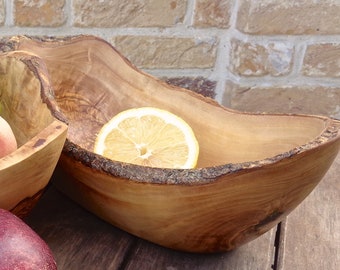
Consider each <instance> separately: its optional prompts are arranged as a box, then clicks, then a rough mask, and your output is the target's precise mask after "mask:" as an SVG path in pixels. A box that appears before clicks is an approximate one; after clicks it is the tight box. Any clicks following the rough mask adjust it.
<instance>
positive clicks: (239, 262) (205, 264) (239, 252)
mask: <svg viewBox="0 0 340 270" xmlns="http://www.w3.org/2000/svg"><path fill="white" fill-rule="evenodd" d="M275 232H276V228H274V229H272V230H271V231H269V232H268V233H266V234H264V235H262V236H261V237H259V238H257V239H256V240H254V241H252V242H250V243H248V244H246V245H244V246H242V247H240V248H238V249H236V250H234V251H231V252H226V253H215V254H193V253H184V252H179V251H175V250H170V249H166V248H163V247H159V246H157V245H154V244H152V243H148V242H145V241H142V240H140V241H138V243H137V245H136V247H135V248H134V249H133V250H130V255H129V259H128V260H127V261H126V262H125V267H124V269H129V270H134V269H150V270H153V269H155V270H156V269H167V270H175V269H176V270H182V269H183V270H185V269H188V270H192V269H195V270H209V269H211V270H218V269H223V270H246V269H252V270H253V269H261V270H269V269H272V264H273V262H274V239H275Z"/></svg>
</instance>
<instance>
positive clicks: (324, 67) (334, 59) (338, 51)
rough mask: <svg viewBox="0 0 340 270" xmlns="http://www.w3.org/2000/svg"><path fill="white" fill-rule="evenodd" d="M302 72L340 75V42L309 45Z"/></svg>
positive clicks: (315, 74)
mask: <svg viewBox="0 0 340 270" xmlns="http://www.w3.org/2000/svg"><path fill="white" fill-rule="evenodd" d="M302 73H303V74H304V75H305V76H315V77H337V78H338V77H340V44H339V43H338V44H334V43H325V44H314V45H310V46H308V47H307V50H306V53H305V57H304V60H303V66H302ZM339 103H340V101H339Z"/></svg>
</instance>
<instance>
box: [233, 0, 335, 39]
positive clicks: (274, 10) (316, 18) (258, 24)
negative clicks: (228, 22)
mask: <svg viewBox="0 0 340 270" xmlns="http://www.w3.org/2000/svg"><path fill="white" fill-rule="evenodd" d="M239 2H240V5H239V6H240V7H239V12H238V18H237V28H238V29H239V30H240V31H241V32H244V33H249V34H265V35H266V34H273V35H275V34H281V35H286V34H288V35H300V34H339V33H340V24H339V14H340V1H338V0H324V1H306V0H297V1H289V0H282V1H276V0H263V1H252V0H239Z"/></svg>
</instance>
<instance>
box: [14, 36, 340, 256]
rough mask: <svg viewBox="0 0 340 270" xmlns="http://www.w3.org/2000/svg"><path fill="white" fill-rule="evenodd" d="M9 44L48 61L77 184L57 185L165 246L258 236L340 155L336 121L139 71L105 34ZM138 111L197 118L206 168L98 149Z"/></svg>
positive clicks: (199, 246)
mask: <svg viewBox="0 0 340 270" xmlns="http://www.w3.org/2000/svg"><path fill="white" fill-rule="evenodd" d="M11 42H12V43H11V44H12V45H13V44H14V45H13V46H14V48H15V49H16V50H22V51H28V52H29V53H32V54H35V55H37V56H39V57H41V59H42V60H43V62H44V64H46V66H47V70H48V73H49V75H50V78H51V83H52V86H53V88H54V90H55V96H56V100H57V103H58V105H59V106H60V108H61V110H62V112H63V113H64V114H65V115H66V117H67V119H68V120H69V124H70V125H69V133H68V139H67V141H66V144H65V146H64V149H63V152H62V156H61V159H60V164H61V166H62V168H63V169H64V170H65V172H66V173H67V174H68V175H69V176H71V177H70V178H68V179H66V178H64V177H61V178H58V179H57V180H56V185H57V186H58V188H59V189H60V190H62V191H63V192H64V193H65V194H67V195H68V196H69V197H70V198H72V199H74V200H76V201H77V202H78V203H79V204H81V205H83V206H84V207H85V208H87V209H88V210H90V211H91V212H93V213H95V214H96V215H98V216H99V217H101V218H103V219H105V220H106V221H108V222H110V223H112V224H113V225H115V226H117V227H119V228H121V229H123V230H125V231H127V232H130V233H132V234H134V235H136V236H139V237H141V238H144V239H147V240H149V241H151V242H154V243H157V244H160V245H162V246H166V247H170V248H173V249H178V250H183V251H191V252H216V251H226V250H231V249H234V248H236V247H238V246H240V245H242V244H245V243H247V242H248V241H251V240H253V239H254V238H256V237H259V236H260V235H262V234H263V233H265V232H267V231H269V230H270V229H271V228H273V227H275V226H276V224H277V223H278V222H279V221H280V220H282V219H283V218H284V217H285V216H286V215H287V214H289V213H290V212H291V211H292V210H293V209H294V208H295V207H296V206H297V205H299V203H301V201H303V199H304V198H305V197H306V196H307V195H308V194H309V193H310V192H311V191H312V190H313V189H314V187H315V186H316V185H317V184H318V183H319V181H320V180H321V179H322V177H323V176H324V174H325V173H326V171H327V170H328V168H329V166H330V165H331V164H332V161H333V159H334V158H335V156H336V155H337V153H338V150H339V146H340V132H339V126H340V123H339V121H335V120H332V119H330V118H327V117H321V116H320V117H318V116H307V115H269V114H251V113H241V112H237V111H233V110H229V109H227V108H224V107H222V106H220V105H219V104H217V103H216V102H214V101H213V100H211V99H209V98H205V97H203V96H200V95H197V94H195V93H193V92H191V91H188V90H185V89H182V88H179V87H175V86H170V85H168V84H165V83H164V82H161V81H160V80H158V79H156V78H154V77H152V76H150V75H147V74H145V73H143V72H141V71H139V70H137V69H136V68H135V67H134V66H133V65H132V64H131V63H129V61H127V59H125V58H124V57H123V56H122V55H120V54H119V52H117V51H116V50H115V49H114V48H113V47H112V46H111V45H110V44H108V43H107V42H105V41H104V40H101V39H99V38H96V37H91V36H79V37H69V38H62V39H53V38H50V39H40V40H39V39H31V38H26V37H15V38H13V39H11ZM8 47H10V46H8ZM141 106H154V107H159V108H161V109H165V110H169V111H171V112H173V113H175V114H177V115H178V116H180V117H182V118H183V119H184V120H185V121H187V122H188V123H189V125H190V126H191V127H192V128H193V130H194V132H195V134H196V137H197V139H198V141H199V145H200V156H199V160H198V168H196V169H192V170H171V169H162V168H148V167H143V166H136V165H131V164H124V163H121V162H116V161H111V160H108V159H105V158H103V157H102V156H99V155H96V154H94V153H93V149H92V147H93V141H94V140H95V137H96V133H97V131H98V130H99V128H100V127H101V125H103V124H105V123H106V122H107V120H108V119H110V118H111V117H112V116H113V115H115V114H116V113H118V112H120V111H122V110H125V109H128V108H132V107H141Z"/></svg>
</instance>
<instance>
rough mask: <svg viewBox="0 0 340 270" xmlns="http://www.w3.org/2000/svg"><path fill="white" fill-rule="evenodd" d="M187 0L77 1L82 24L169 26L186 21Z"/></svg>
mask: <svg viewBox="0 0 340 270" xmlns="http://www.w3.org/2000/svg"><path fill="white" fill-rule="evenodd" d="M186 6H187V0H172V1H167V0H145V1H140V0H131V1H119V0H102V1H95V0H88V1H83V0H74V1H73V9H74V25H75V26H79V27H166V26H173V25H175V24H177V23H181V22H183V19H184V15H185V12H186Z"/></svg>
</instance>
